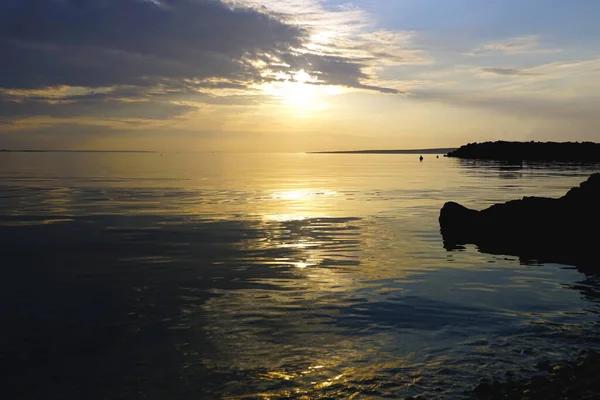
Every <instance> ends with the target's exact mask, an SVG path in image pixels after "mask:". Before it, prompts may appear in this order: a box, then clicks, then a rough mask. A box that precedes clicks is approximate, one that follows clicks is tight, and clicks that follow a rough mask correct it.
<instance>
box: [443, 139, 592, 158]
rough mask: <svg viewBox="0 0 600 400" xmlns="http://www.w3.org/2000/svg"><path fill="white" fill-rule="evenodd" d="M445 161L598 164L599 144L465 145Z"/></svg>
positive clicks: (515, 143) (485, 143)
mask: <svg viewBox="0 0 600 400" xmlns="http://www.w3.org/2000/svg"><path fill="white" fill-rule="evenodd" d="M447 156H448V157H458V158H465V159H479V160H499V161H511V162H515V161H569V162H600V143H593V142H582V143H579V142H566V143H557V142H504V141H499V142H484V143H469V144H467V145H464V146H461V147H460V148H458V149H456V150H454V151H451V152H449V153H448V154H447Z"/></svg>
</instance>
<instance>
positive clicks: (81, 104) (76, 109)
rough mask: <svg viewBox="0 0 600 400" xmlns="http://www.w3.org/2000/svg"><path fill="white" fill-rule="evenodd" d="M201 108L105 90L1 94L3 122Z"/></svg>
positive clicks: (160, 114)
mask: <svg viewBox="0 0 600 400" xmlns="http://www.w3.org/2000/svg"><path fill="white" fill-rule="evenodd" d="M197 108H198V107H196V106H192V105H188V104H177V103H172V102H162V101H154V100H138V101H122V100H117V99H111V98H108V97H107V95H106V94H104V93H98V94H89V95H84V96H70V100H61V101H58V102H57V101H49V100H48V99H47V98H39V97H33V98H27V99H22V100H14V99H12V98H10V97H8V98H4V99H3V98H2V97H1V96H0V121H4V122H8V121H10V120H14V119H22V118H27V117H33V116H44V117H52V118H69V117H95V118H108V119H119V118H122V119H127V118H133V119H169V118H174V117H177V116H181V115H183V114H185V113H187V112H190V111H194V110H196V109H197Z"/></svg>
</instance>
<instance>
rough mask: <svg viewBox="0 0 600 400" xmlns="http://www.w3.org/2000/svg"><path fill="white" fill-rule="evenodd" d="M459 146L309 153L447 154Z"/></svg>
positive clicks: (318, 152)
mask: <svg viewBox="0 0 600 400" xmlns="http://www.w3.org/2000/svg"><path fill="white" fill-rule="evenodd" d="M456 149H457V147H449V148H439V149H408V150H343V151H339V150H338V151H311V152H309V153H308V154H446V153H449V152H451V151H454V150H456Z"/></svg>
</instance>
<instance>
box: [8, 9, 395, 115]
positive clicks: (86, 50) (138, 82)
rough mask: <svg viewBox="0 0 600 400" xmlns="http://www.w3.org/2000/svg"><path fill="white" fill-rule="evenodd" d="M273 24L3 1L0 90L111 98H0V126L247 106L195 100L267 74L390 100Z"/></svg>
mask: <svg viewBox="0 0 600 400" xmlns="http://www.w3.org/2000/svg"><path fill="white" fill-rule="evenodd" d="M277 18H279V17H277V16H276V15H274V14H273V15H270V14H268V12H267V10H266V9H262V10H260V11H259V10H255V9H250V8H240V7H231V6H229V5H225V4H223V3H222V2H220V1H217V0H160V1H159V0H3V1H1V2H0V56H1V59H2V62H0V90H1V89H5V91H6V90H11V89H12V90H14V89H18V90H32V89H44V88H51V87H61V86H71V87H74V86H77V87H84V88H89V89H90V90H92V89H95V88H106V87H110V88H112V91H111V92H109V93H104V92H102V93H89V94H86V95H83V96H82V95H79V96H67V97H64V98H62V99H61V100H62V101H60V102H56V101H54V100H56V99H51V98H43V97H36V96H32V95H29V96H27V95H23V96H22V97H20V98H7V96H0V107H1V110H0V118H3V119H4V122H6V120H7V119H10V118H13V119H17V118H25V117H29V116H34V115H37V116H49V117H57V118H62V117H70V116H90V117H109V116H110V117H113V118H152V119H166V118H171V117H174V116H178V115H181V114H182V113H185V112H188V111H191V110H194V109H195V107H193V106H190V105H182V104H176V103H172V102H174V101H175V102H176V101H185V102H199V103H209V104H234V105H246V104H253V103H255V102H257V101H260V100H261V97H260V96H250V95H247V96H239V95H237V96H229V97H222V96H215V95H214V94H210V93H202V91H204V92H206V91H214V90H221V89H234V90H235V89H240V90H248V91H249V90H250V89H249V88H248V86H249V85H251V84H256V83H261V82H266V81H269V80H270V79H273V78H272V77H271V78H269V77H268V73H267V74H265V71H278V72H284V73H291V72H292V71H297V70H300V69H304V70H305V71H307V72H308V73H310V74H311V75H313V76H316V77H318V79H319V84H331V85H341V86H347V87H354V88H362V89H368V90H376V91H381V92H385V93H397V91H396V90H394V89H386V88H381V87H377V86H372V85H365V84H362V83H361V82H362V81H363V80H364V79H366V78H368V76H366V75H365V74H364V73H363V72H362V69H363V67H364V66H365V65H367V62H366V60H360V59H352V58H345V57H343V56H326V55H317V54H311V53H310V52H308V51H307V50H306V48H305V47H304V45H305V44H306V42H307V40H308V39H307V37H308V35H307V32H306V31H305V30H304V29H302V28H300V27H298V26H295V25H292V24H290V23H287V22H284V21H283V20H280V19H277ZM257 61H261V64H260V66H259V64H258V63H257ZM124 99H127V100H131V99H134V100H139V101H133V102H132V101H127V102H124V101H122V100H124ZM142 100H143V101H142Z"/></svg>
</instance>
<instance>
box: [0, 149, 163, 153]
mask: <svg viewBox="0 0 600 400" xmlns="http://www.w3.org/2000/svg"><path fill="white" fill-rule="evenodd" d="M0 153H157V151H151V150H8V149H0Z"/></svg>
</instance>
